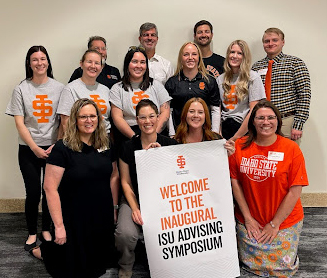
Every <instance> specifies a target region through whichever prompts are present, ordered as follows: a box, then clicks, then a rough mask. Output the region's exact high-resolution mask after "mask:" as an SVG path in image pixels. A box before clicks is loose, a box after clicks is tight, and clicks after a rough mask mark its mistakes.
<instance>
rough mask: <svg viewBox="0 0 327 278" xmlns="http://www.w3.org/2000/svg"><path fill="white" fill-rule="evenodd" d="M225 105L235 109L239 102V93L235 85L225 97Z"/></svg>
mask: <svg viewBox="0 0 327 278" xmlns="http://www.w3.org/2000/svg"><path fill="white" fill-rule="evenodd" d="M224 104H225V107H226V108H227V109H229V110H234V109H235V105H236V104H237V95H236V93H235V85H231V87H230V91H229V92H228V95H227V96H225V97H224Z"/></svg>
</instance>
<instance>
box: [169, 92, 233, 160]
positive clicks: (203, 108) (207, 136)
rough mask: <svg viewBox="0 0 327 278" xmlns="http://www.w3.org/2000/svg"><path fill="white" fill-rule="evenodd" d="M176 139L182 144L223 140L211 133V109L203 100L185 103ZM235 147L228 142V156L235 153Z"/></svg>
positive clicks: (190, 100)
mask: <svg viewBox="0 0 327 278" xmlns="http://www.w3.org/2000/svg"><path fill="white" fill-rule="evenodd" d="M175 139H176V141H177V142H178V143H182V144H186V143H199V142H203V141H211V140H218V139H222V137H221V135H219V134H217V133H214V132H213V131H211V120H210V115H209V109H208V106H207V105H206V103H205V101H204V100H203V99H202V98H196V97H194V98H191V99H189V100H188V101H187V102H186V103H185V105H184V108H183V111H182V115H181V123H180V124H179V126H178V128H177V131H176V135H175ZM234 146H235V143H234V142H233V141H231V140H229V141H227V142H226V144H225V148H226V149H227V153H228V155H231V154H233V153H234V152H235V148H234Z"/></svg>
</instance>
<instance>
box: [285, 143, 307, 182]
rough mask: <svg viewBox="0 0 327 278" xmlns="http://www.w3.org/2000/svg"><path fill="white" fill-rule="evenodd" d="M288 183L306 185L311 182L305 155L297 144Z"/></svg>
mask: <svg viewBox="0 0 327 278" xmlns="http://www.w3.org/2000/svg"><path fill="white" fill-rule="evenodd" d="M288 184H289V187H292V186H294V185H302V186H306V185H308V184H309V181H308V176H307V171H306V168H305V161H304V157H303V154H302V152H301V150H300V148H299V147H298V146H297V145H296V146H295V149H294V156H293V159H292V163H291V166H290V171H289V176H288Z"/></svg>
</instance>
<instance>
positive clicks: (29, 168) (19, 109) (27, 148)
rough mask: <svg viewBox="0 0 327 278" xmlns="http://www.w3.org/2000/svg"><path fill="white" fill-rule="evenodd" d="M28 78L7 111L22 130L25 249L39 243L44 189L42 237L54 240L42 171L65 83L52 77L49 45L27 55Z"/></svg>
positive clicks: (54, 136)
mask: <svg viewBox="0 0 327 278" xmlns="http://www.w3.org/2000/svg"><path fill="white" fill-rule="evenodd" d="M25 71H26V79H25V80H23V81H22V82H21V83H20V84H19V85H18V86H16V88H15V89H14V92H13V94H12V97H11V100H10V101H9V104H8V106H7V109H6V114H8V115H10V116H14V119H15V124H16V128H17V131H18V134H19V139H18V141H19V152H18V160H19V166H20V170H21V172H22V176H23V179H24V184H25V190H26V201H25V215H26V222H27V228H28V234H29V235H28V238H27V240H26V242H25V246H24V248H25V250H26V251H29V250H30V249H31V248H33V247H35V246H36V237H37V218H38V207H39V203H40V197H41V189H42V233H41V235H40V239H42V240H51V235H50V232H49V231H50V224H51V217H50V214H49V210H48V206H47V201H46V198H45V193H44V190H43V188H42V184H43V180H41V172H43V173H44V168H45V159H46V158H47V157H48V156H49V154H50V152H51V149H52V146H53V144H54V143H55V142H56V140H57V136H58V135H57V133H58V125H59V119H58V117H57V115H56V111H57V107H58V103H59V98H60V94H61V91H62V89H63V87H64V85H63V84H61V83H59V82H57V81H56V80H54V79H53V74H52V66H51V62H50V58H49V55H48V52H47V51H46V49H45V48H44V47H43V46H41V45H38V46H32V47H31V48H30V49H29V50H28V52H27V55H26V59H25Z"/></svg>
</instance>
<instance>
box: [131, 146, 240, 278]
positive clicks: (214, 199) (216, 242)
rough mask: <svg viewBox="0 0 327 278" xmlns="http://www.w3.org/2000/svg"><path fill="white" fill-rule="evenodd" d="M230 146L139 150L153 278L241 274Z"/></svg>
mask: <svg viewBox="0 0 327 278" xmlns="http://www.w3.org/2000/svg"><path fill="white" fill-rule="evenodd" d="M225 142H226V141H225V140H215V141H209V142H201V143H192V144H183V145H176V146H168V147H161V148H155V149H150V150H147V151H145V150H141V151H136V152H135V159H136V168H137V177H138V186H139V195H140V206H141V214H142V218H143V221H144V225H143V232H144V240H145V245H146V250H147V256H148V261H149V266H150V273H151V277H152V278H172V277H178V278H183V277H185V278H191V277H196V278H199V277H206V278H207V277H209V278H213V277H215V278H216V277H222V278H229V277H238V276H239V275H240V271H239V264H238V256H237V246H236V232H235V221H234V211H233V198H232V191H231V184H230V177H229V167H228V159H227V152H226V150H225V149H224V146H223V145H224V143H225Z"/></svg>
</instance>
